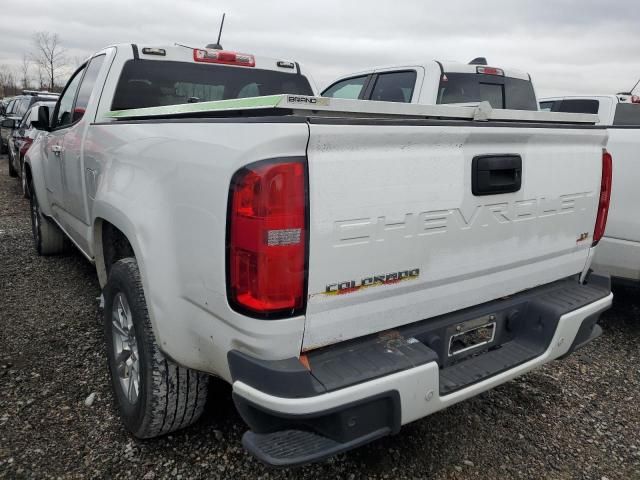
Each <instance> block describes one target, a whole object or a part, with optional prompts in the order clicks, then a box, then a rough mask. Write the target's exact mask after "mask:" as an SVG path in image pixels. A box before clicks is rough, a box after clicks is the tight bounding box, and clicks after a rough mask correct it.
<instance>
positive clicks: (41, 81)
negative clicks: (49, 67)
mask: <svg viewBox="0 0 640 480" xmlns="http://www.w3.org/2000/svg"><path fill="white" fill-rule="evenodd" d="M36 66H37V67H38V70H37V75H38V77H37V78H38V90H43V89H44V88H46V85H45V82H46V80H45V78H46V77H45V75H44V69H43V68H42V66H41V65H36Z"/></svg>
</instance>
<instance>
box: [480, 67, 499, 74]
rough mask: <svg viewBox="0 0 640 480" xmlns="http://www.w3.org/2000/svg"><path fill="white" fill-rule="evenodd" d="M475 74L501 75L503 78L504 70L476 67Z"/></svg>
mask: <svg viewBox="0 0 640 480" xmlns="http://www.w3.org/2000/svg"><path fill="white" fill-rule="evenodd" d="M476 72H477V73H483V74H485V75H502V76H504V70H502V69H501V68H494V67H476Z"/></svg>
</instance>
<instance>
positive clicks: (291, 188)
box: [227, 160, 307, 316]
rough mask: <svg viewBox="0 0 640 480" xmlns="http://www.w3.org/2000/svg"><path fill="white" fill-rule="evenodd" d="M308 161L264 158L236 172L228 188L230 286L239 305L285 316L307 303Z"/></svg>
mask: <svg viewBox="0 0 640 480" xmlns="http://www.w3.org/2000/svg"><path fill="white" fill-rule="evenodd" d="M306 185H307V180H306V164H305V162H304V161H298V160H293V161H282V162H279V161H264V162H258V163H254V164H251V165H249V166H247V167H245V168H243V169H242V170H240V171H238V172H236V174H235V175H234V176H233V179H232V181H231V190H230V192H229V216H228V236H227V284H228V285H227V287H228V297H229V302H230V304H231V305H232V306H234V307H235V308H236V309H238V310H241V311H246V312H248V313H249V314H257V315H259V316H277V315H281V316H286V315H292V314H295V313H297V312H299V311H300V310H301V309H302V308H303V307H304V304H305V283H306V267H305V265H306V257H307V247H306V245H307V213H306V212H307V207H306V203H307V202H306Z"/></svg>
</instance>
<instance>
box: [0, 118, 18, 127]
mask: <svg viewBox="0 0 640 480" xmlns="http://www.w3.org/2000/svg"><path fill="white" fill-rule="evenodd" d="M18 125H19V121H18V120H14V119H13V118H6V119H4V120H3V121H2V128H9V129H12V130H13V129H14V128H17V127H18Z"/></svg>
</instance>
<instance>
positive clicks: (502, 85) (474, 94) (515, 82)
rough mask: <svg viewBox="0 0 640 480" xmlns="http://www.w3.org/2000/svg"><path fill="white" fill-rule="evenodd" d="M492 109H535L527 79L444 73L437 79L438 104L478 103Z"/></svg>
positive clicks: (533, 94) (531, 87)
mask: <svg viewBox="0 0 640 480" xmlns="http://www.w3.org/2000/svg"><path fill="white" fill-rule="evenodd" d="M482 101H487V102H489V103H490V104H491V106H492V107H493V108H510V109H514V110H537V109H538V105H537V103H536V95H535V93H534V91H533V85H532V84H531V81H529V80H521V79H519V78H513V77H503V76H498V75H483V74H478V73H445V74H443V75H442V76H441V77H440V88H439V89H438V103H479V102H482Z"/></svg>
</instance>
